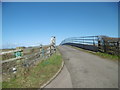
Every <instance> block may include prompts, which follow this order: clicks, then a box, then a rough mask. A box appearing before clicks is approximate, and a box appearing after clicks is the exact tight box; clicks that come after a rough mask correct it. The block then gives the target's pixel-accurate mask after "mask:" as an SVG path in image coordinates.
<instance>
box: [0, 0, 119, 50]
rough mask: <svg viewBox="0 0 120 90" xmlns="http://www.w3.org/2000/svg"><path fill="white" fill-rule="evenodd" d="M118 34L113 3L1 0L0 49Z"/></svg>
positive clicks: (115, 9)
mask: <svg viewBox="0 0 120 90" xmlns="http://www.w3.org/2000/svg"><path fill="white" fill-rule="evenodd" d="M94 35H95V36H96V35H106V36H110V37H118V3H117V2H3V3H2V44H3V48H13V47H16V46H34V45H40V44H43V45H48V44H49V43H50V38H51V36H55V37H56V44H57V45H59V44H60V42H61V41H62V40H64V39H65V38H69V37H81V36H94Z"/></svg>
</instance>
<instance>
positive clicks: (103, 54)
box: [67, 45, 118, 60]
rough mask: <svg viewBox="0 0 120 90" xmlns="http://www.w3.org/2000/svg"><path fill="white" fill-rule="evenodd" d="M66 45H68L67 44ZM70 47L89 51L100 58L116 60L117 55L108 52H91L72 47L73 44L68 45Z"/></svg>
mask: <svg viewBox="0 0 120 90" xmlns="http://www.w3.org/2000/svg"><path fill="white" fill-rule="evenodd" d="M67 46H70V45H67ZM70 47H72V48H75V49H77V50H80V51H83V52H87V53H91V54H94V55H97V56H100V57H102V58H106V59H110V60H118V56H117V55H110V54H107V53H101V52H93V51H89V50H85V49H82V48H78V47H74V46H70Z"/></svg>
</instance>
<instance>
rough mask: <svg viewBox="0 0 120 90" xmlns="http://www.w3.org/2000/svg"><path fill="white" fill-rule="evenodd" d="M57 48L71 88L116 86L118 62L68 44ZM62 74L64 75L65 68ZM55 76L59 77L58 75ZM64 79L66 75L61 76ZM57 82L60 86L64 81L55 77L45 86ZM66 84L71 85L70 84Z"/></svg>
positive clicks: (50, 85) (53, 84)
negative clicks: (63, 62) (61, 56)
mask: <svg viewBox="0 0 120 90" xmlns="http://www.w3.org/2000/svg"><path fill="white" fill-rule="evenodd" d="M58 48H59V50H60V52H61V53H62V55H63V59H64V61H65V67H66V69H67V70H66V71H67V73H69V75H70V77H69V78H70V80H68V84H69V83H70V81H71V83H72V88H118V62H115V61H112V60H108V59H103V58H101V57H99V56H96V55H93V54H91V53H86V52H83V51H80V50H76V49H74V48H71V47H68V46H59V47H58ZM62 74H63V73H62ZM64 74H65V75H66V73H65V70H64ZM63 76H64V75H63ZM57 78H61V77H60V75H58V77H57ZM64 79H66V77H62V78H61V80H64ZM53 82H55V83H53ZM58 84H59V85H61V88H62V84H63V85H64V84H66V82H65V83H64V82H62V83H61V81H60V79H59V80H58V79H55V80H53V81H52V82H51V83H50V84H49V85H48V86H47V87H49V88H50V87H52V86H55V85H58ZM68 86H70V87H71V85H68ZM58 87H60V86H58Z"/></svg>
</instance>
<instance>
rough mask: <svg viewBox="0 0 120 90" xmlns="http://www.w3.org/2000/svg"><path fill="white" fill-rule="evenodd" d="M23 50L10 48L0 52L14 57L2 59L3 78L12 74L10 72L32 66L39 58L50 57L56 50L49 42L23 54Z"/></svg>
mask: <svg viewBox="0 0 120 90" xmlns="http://www.w3.org/2000/svg"><path fill="white" fill-rule="evenodd" d="M23 51H24V50H12V51H8V52H2V53H1V55H8V54H9V53H12V55H14V56H15V57H14V58H11V59H9V58H8V60H2V74H3V80H5V78H6V77H7V76H8V75H12V73H16V72H20V69H21V68H24V69H27V70H28V69H29V67H31V66H34V65H35V64H36V63H37V62H39V61H40V60H43V59H46V58H48V57H50V56H51V55H52V54H53V53H55V52H56V47H55V45H53V44H50V45H48V46H46V47H44V46H42V47H39V48H34V47H33V48H32V49H31V50H30V51H31V53H29V52H27V53H29V54H25V55H24V53H23Z"/></svg>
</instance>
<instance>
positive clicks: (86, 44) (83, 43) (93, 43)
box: [60, 35, 120, 55]
mask: <svg viewBox="0 0 120 90" xmlns="http://www.w3.org/2000/svg"><path fill="white" fill-rule="evenodd" d="M60 45H71V46H75V47H79V48H83V49H87V50H92V51H95V52H98V51H100V52H104V53H108V54H114V55H119V52H120V50H119V47H120V41H119V38H111V37H107V36H103V35H101V36H85V37H71V38H67V39H65V40H63V41H62V42H61V43H60Z"/></svg>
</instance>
